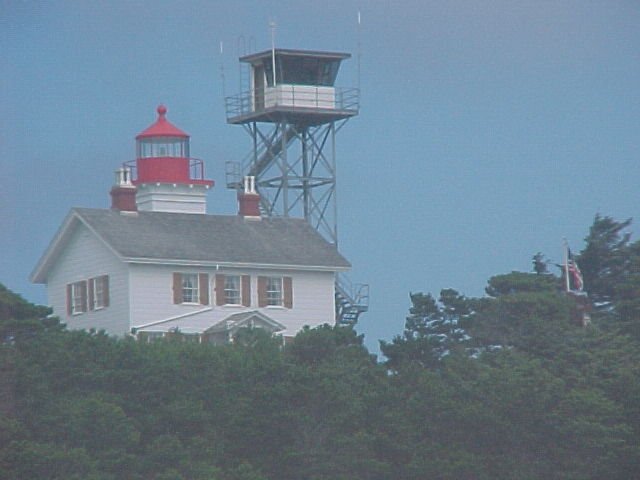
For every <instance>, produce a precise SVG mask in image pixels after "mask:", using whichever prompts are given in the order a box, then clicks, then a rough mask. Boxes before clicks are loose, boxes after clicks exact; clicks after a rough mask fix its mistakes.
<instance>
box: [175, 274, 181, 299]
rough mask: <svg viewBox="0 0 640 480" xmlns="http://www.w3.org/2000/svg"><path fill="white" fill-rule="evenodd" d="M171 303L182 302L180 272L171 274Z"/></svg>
mask: <svg viewBox="0 0 640 480" xmlns="http://www.w3.org/2000/svg"><path fill="white" fill-rule="evenodd" d="M173 303H182V274H181V273H175V272H174V274H173Z"/></svg>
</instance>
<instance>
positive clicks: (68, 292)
mask: <svg viewBox="0 0 640 480" xmlns="http://www.w3.org/2000/svg"><path fill="white" fill-rule="evenodd" d="M72 302H73V297H72V294H71V284H70V283H69V284H67V315H71V311H72V308H71V303H72Z"/></svg>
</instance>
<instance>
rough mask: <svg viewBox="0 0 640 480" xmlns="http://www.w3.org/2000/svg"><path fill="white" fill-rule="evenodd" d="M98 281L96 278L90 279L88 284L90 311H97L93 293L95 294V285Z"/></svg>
mask: <svg viewBox="0 0 640 480" xmlns="http://www.w3.org/2000/svg"><path fill="white" fill-rule="evenodd" d="M96 280H97V279H95V278H90V279H89V282H88V284H89V285H88V287H89V302H88V304H89V310H95V306H94V298H93V292H94V287H95V286H96V285H95V283H96Z"/></svg>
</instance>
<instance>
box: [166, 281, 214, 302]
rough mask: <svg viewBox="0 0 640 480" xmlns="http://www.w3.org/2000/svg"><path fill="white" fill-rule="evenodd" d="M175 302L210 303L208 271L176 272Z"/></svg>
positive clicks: (174, 282)
mask: <svg viewBox="0 0 640 480" xmlns="http://www.w3.org/2000/svg"><path fill="white" fill-rule="evenodd" d="M173 303H175V304H178V303H191V304H193V303H199V304H200V305H209V275H207V274H206V273H174V274H173Z"/></svg>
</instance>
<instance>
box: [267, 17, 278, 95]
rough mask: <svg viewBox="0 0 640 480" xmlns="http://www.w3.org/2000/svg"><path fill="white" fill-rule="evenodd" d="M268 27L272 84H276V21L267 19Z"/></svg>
mask: <svg viewBox="0 0 640 480" xmlns="http://www.w3.org/2000/svg"><path fill="white" fill-rule="evenodd" d="M269 28H270V29H271V69H272V77H273V86H274V87H275V86H276V22H275V21H274V20H270V21H269Z"/></svg>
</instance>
